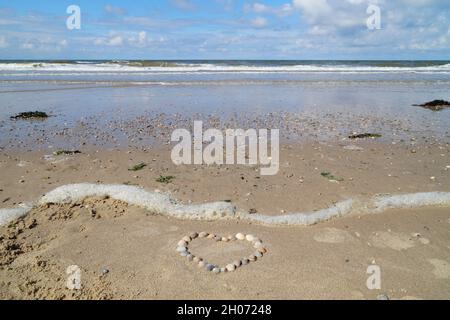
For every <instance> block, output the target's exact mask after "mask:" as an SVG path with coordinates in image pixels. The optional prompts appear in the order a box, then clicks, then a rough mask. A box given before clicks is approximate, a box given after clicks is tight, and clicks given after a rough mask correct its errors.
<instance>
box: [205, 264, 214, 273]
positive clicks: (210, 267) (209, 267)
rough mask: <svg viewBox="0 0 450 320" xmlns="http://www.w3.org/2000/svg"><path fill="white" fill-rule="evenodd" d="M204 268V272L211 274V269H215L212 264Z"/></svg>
mask: <svg viewBox="0 0 450 320" xmlns="http://www.w3.org/2000/svg"><path fill="white" fill-rule="evenodd" d="M205 268H206V271H209V272H211V271H213V269H214V268H215V266H213V265H212V264H207V265H206V267H205Z"/></svg>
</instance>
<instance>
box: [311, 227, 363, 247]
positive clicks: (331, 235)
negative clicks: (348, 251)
mask: <svg viewBox="0 0 450 320" xmlns="http://www.w3.org/2000/svg"><path fill="white" fill-rule="evenodd" d="M314 240H316V241H317V242H323V243H343V242H350V241H353V240H354V238H353V237H352V235H351V234H350V233H349V232H347V231H345V230H341V229H336V228H324V229H321V230H319V231H318V232H317V234H316V235H314Z"/></svg>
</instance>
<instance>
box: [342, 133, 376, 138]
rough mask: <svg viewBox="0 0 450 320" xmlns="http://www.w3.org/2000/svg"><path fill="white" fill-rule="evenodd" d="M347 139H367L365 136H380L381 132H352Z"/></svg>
mask: <svg viewBox="0 0 450 320" xmlns="http://www.w3.org/2000/svg"><path fill="white" fill-rule="evenodd" d="M348 138H349V139H367V138H381V134H378V133H361V134H353V135H351V136H349V137H348Z"/></svg>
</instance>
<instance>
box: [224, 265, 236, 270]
mask: <svg viewBox="0 0 450 320" xmlns="http://www.w3.org/2000/svg"><path fill="white" fill-rule="evenodd" d="M226 269H227V271H228V272H233V271H234V270H236V266H235V265H234V264H231V263H230V264H229V265H227V266H226Z"/></svg>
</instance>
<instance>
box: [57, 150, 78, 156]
mask: <svg viewBox="0 0 450 320" xmlns="http://www.w3.org/2000/svg"><path fill="white" fill-rule="evenodd" d="M80 153H81V151H80V150H58V151H55V152H53V155H55V156H62V155H64V156H73V155H75V154H80Z"/></svg>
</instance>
